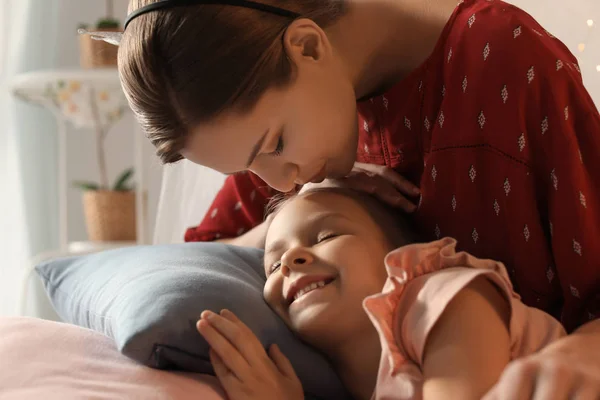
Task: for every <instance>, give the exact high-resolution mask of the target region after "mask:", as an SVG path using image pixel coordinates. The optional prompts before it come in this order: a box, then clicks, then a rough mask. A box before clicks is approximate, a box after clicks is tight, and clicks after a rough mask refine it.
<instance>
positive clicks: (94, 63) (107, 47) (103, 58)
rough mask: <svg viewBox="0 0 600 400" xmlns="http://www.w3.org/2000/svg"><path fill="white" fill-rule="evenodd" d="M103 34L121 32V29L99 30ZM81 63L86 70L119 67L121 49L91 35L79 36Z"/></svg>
mask: <svg viewBox="0 0 600 400" xmlns="http://www.w3.org/2000/svg"><path fill="white" fill-rule="evenodd" d="M99 31H102V32H120V31H121V29H116V28H115V29H99ZM79 49H80V53H81V54H80V63H81V67H82V68H84V69H92V68H106V67H116V66H117V55H118V53H119V48H118V47H117V46H115V45H112V44H110V43H106V42H105V41H102V40H94V39H92V37H91V36H90V35H79Z"/></svg>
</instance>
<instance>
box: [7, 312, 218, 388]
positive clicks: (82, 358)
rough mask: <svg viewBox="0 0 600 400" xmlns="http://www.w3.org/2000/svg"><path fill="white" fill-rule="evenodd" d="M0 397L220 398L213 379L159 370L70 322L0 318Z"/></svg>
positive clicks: (107, 339) (104, 338)
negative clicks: (135, 360)
mask: <svg viewBox="0 0 600 400" xmlns="http://www.w3.org/2000/svg"><path fill="white" fill-rule="evenodd" d="M0 399H2V400H12V399H18V400H28V399H35V400H39V399H44V400H53V399H57V400H59V399H60V400H65V399H110V400H114V399H144V400H151V399H161V400H164V399H177V400H185V399H190V400H191V399H193V400H197V399H202V400H223V399H225V395H224V392H223V390H222V389H221V387H220V385H219V383H218V381H217V380H216V378H214V377H212V376H207V375H200V374H190V373H173V372H165V371H158V370H154V369H151V368H147V367H144V366H142V365H139V364H136V363H135V362H133V361H131V360H130V359H128V358H126V357H125V356H123V355H121V354H120V353H119V352H118V351H117V349H116V348H115V346H114V345H113V342H112V341H111V340H110V339H109V338H107V337H105V336H103V335H101V334H98V333H95V332H92V331H90V330H87V329H83V328H79V327H76V326H72V325H67V324H61V323H56V322H49V321H44V320H40V319H32V318H0Z"/></svg>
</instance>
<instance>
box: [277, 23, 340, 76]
mask: <svg viewBox="0 0 600 400" xmlns="http://www.w3.org/2000/svg"><path fill="white" fill-rule="evenodd" d="M283 43H284V46H285V51H286V53H287V56H288V57H289V58H290V59H291V61H292V62H293V63H294V64H295V65H296V66H299V65H301V64H303V63H306V62H310V63H315V62H321V61H323V60H325V59H327V58H328V56H329V55H331V43H330V42H329V39H328V37H327V34H326V33H325V31H323V29H321V27H320V26H319V25H317V24H316V23H315V22H314V21H311V20H310V19H306V18H303V19H299V20H296V21H294V22H293V23H292V24H291V25H290V26H289V27H288V29H287V30H286V33H285V35H284V37H283Z"/></svg>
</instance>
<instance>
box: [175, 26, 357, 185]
mask: <svg viewBox="0 0 600 400" xmlns="http://www.w3.org/2000/svg"><path fill="white" fill-rule="evenodd" d="M285 43H286V50H287V54H288V57H289V58H290V60H291V62H292V64H293V65H294V72H293V81H292V82H291V83H290V84H289V85H287V86H286V87H284V88H280V89H271V90H268V91H267V92H266V93H265V94H264V95H263V96H262V98H261V99H260V100H259V102H258V103H257V104H256V106H255V107H254V109H253V110H252V111H251V112H249V113H245V114H243V115H242V114H239V113H225V114H224V115H222V116H220V117H219V118H217V119H216V120H214V121H211V122H210V123H205V124H202V125H200V126H198V127H197V128H196V129H195V130H194V132H192V134H191V136H190V139H189V140H188V143H187V145H186V147H185V149H184V151H182V155H183V156H184V157H185V158H187V159H189V160H190V161H192V162H194V163H197V164H201V165H204V166H207V167H209V168H212V169H214V170H217V171H220V172H222V173H226V174H232V173H236V172H240V171H244V170H250V171H252V172H254V173H256V174H257V175H258V176H260V177H261V178H262V179H263V180H264V181H265V182H267V183H268V184H269V185H270V186H271V187H273V188H274V189H277V190H279V191H281V192H288V191H291V190H292V189H293V188H294V187H295V185H296V184H304V183H307V182H315V181H316V182H318V181H321V180H323V179H324V178H325V177H329V178H341V177H343V176H345V175H347V174H348V173H349V172H350V171H351V169H352V166H353V165H354V162H355V158H356V148H357V144H358V123H357V112H356V96H355V92H354V88H353V85H352V82H351V79H348V77H347V75H348V74H347V72H346V71H345V70H344V67H343V62H341V60H340V59H339V58H338V57H337V56H336V55H335V52H334V51H333V49H332V47H331V44H330V43H329V41H328V39H327V37H326V35H325V34H324V33H323V31H321V30H320V29H319V28H318V26H311V25H310V21H309V22H307V23H306V26H304V25H302V22H299V23H298V24H295V25H293V26H292V27H290V31H289V32H288V33H286V36H285Z"/></svg>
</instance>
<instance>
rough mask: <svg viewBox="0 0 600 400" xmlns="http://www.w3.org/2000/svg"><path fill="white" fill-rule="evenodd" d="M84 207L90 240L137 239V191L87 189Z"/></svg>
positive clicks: (116, 240) (84, 195)
mask: <svg viewBox="0 0 600 400" xmlns="http://www.w3.org/2000/svg"><path fill="white" fill-rule="evenodd" d="M83 207H84V212H85V219H86V225H87V231H88V236H89V238H90V240H92V241H98V242H119V241H134V240H136V237H137V235H136V221H135V192H112V191H87V192H85V193H84V194H83Z"/></svg>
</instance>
